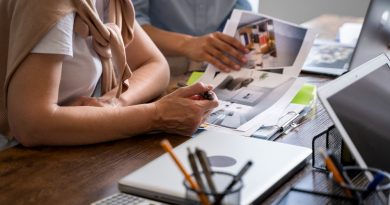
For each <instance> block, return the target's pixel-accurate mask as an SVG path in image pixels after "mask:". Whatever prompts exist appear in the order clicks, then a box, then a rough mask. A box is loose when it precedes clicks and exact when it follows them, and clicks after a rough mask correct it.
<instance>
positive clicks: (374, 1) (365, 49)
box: [350, 0, 390, 69]
mask: <svg viewBox="0 0 390 205" xmlns="http://www.w3.org/2000/svg"><path fill="white" fill-rule="evenodd" d="M389 45H390V1H389V0H371V2H370V5H369V7H368V10H367V14H366V17H365V19H364V23H363V27H362V31H361V32H360V36H359V39H358V42H357V44H356V48H355V52H354V54H353V56H352V61H351V64H350V69H354V68H356V67H357V66H359V65H361V64H363V63H364V62H366V61H368V60H370V59H372V58H374V57H376V56H378V55H380V54H381V53H389V48H390V47H389Z"/></svg>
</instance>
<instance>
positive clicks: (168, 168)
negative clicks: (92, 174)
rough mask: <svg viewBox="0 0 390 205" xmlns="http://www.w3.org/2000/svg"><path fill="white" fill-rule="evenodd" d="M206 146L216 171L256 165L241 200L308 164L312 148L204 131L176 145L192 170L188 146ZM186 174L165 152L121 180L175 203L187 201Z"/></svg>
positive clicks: (123, 185)
mask: <svg viewBox="0 0 390 205" xmlns="http://www.w3.org/2000/svg"><path fill="white" fill-rule="evenodd" d="M188 147H189V148H191V149H192V150H194V149H195V147H198V148H201V149H203V150H205V152H206V153H207V155H208V157H209V160H210V162H211V166H212V169H213V171H223V172H229V173H231V174H237V173H238V171H239V170H240V169H241V168H242V167H243V165H244V164H245V163H246V162H247V161H248V160H252V161H253V165H252V167H251V168H250V169H249V170H248V172H247V173H246V174H245V175H244V177H243V183H244V187H243V189H242V191H241V197H240V202H241V203H240V204H249V203H253V202H255V203H257V202H259V201H261V200H263V199H264V198H265V197H266V196H267V195H269V194H270V193H272V191H273V190H274V189H275V188H277V187H278V186H279V185H281V183H282V182H284V181H285V180H286V179H288V178H289V177H290V176H291V175H292V174H294V173H295V172H296V171H298V170H299V169H300V168H302V167H303V166H304V165H305V164H306V160H307V159H308V157H309V156H310V154H311V149H308V148H304V147H298V146H293V145H287V144H282V143H277V142H270V141H266V140H259V139H254V138H249V137H242V136H237V135H234V134H228V133H219V132H215V131H204V132H202V133H200V134H199V135H197V136H196V137H194V138H191V139H190V140H188V141H186V142H185V143H183V144H181V145H179V146H178V147H176V148H175V149H174V152H175V153H176V154H177V155H178V158H179V159H180V161H181V162H182V163H183V164H184V166H185V168H186V169H187V170H188V171H190V165H189V163H188V159H187V148H188ZM183 180H184V177H183V175H182V173H181V172H180V170H179V169H178V168H177V167H176V164H175V163H174V162H173V160H172V159H171V158H170V157H169V155H168V154H164V155H162V156H161V157H159V158H157V159H155V160H153V161H152V162H150V163H148V164H146V165H145V166H143V167H141V168H140V169H138V170H136V171H134V172H132V173H130V174H129V175H128V176H126V177H124V178H123V179H121V180H120V181H119V189H120V190H121V191H122V192H126V193H130V194H134V195H138V196H142V197H146V198H150V199H154V200H158V201H164V202H168V203H174V204H187V203H188V202H189V201H188V200H186V197H185V187H184V185H183Z"/></svg>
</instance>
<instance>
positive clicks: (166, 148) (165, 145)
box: [161, 139, 210, 205]
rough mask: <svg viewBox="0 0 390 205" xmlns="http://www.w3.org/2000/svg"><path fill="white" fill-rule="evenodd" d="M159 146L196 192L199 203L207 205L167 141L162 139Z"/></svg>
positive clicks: (207, 202) (205, 199) (204, 196)
mask: <svg viewBox="0 0 390 205" xmlns="http://www.w3.org/2000/svg"><path fill="white" fill-rule="evenodd" d="M161 146H162V147H163V149H164V150H165V151H166V152H168V154H169V155H170V156H171V157H172V159H173V161H174V162H175V163H176V165H177V166H178V167H179V169H180V171H181V172H182V173H183V175H184V177H185V179H186V181H187V182H188V184H189V185H190V186H191V188H192V189H193V190H195V191H196V192H197V194H198V197H199V199H200V202H201V203H202V204H204V205H209V204H210V202H209V200H208V198H207V196H206V195H204V194H203V193H200V191H199V186H198V184H197V183H196V182H195V181H194V180H193V179H192V178H191V175H190V174H189V173H188V172H187V170H186V169H185V168H184V166H183V164H182V163H181V162H180V161H179V158H177V156H176V154H175V153H174V152H173V148H172V145H171V143H169V141H168V140H167V139H164V140H162V141H161Z"/></svg>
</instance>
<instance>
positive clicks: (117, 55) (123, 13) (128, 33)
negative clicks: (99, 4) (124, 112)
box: [74, 0, 135, 97]
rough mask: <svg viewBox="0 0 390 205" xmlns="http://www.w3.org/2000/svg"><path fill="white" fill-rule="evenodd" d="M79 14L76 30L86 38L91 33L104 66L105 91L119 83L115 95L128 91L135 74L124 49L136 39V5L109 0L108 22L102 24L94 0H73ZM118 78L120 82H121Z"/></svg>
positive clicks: (102, 81) (94, 45)
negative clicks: (127, 81) (128, 83)
mask: <svg viewBox="0 0 390 205" xmlns="http://www.w3.org/2000/svg"><path fill="white" fill-rule="evenodd" d="M74 3H75V6H76V10H77V15H76V19H75V23H74V24H75V25H74V30H75V32H77V33H78V34H80V35H81V36H83V37H87V36H92V39H93V40H92V42H93V48H94V49H95V51H96V53H97V54H98V55H99V57H100V60H101V62H102V67H103V75H102V80H101V83H102V86H101V87H102V90H101V92H102V94H104V93H106V92H108V91H110V90H112V89H113V88H115V87H117V86H118V92H117V95H116V97H119V96H120V94H121V93H122V92H124V91H126V90H127V88H128V85H127V84H126V80H127V79H129V78H130V77H131V75H132V72H131V69H130V67H129V65H128V64H127V61H126V52H125V48H126V47H127V46H128V45H129V44H130V42H131V41H132V40H133V38H134V30H133V27H134V18H135V16H134V8H133V5H132V4H131V2H130V1H129V0H110V3H109V7H108V9H109V11H108V23H106V24H103V22H102V21H101V20H100V18H99V15H98V13H97V11H96V8H95V5H94V1H93V0H74ZM118 81H119V83H118Z"/></svg>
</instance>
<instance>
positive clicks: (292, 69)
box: [208, 9, 315, 76]
mask: <svg viewBox="0 0 390 205" xmlns="http://www.w3.org/2000/svg"><path fill="white" fill-rule="evenodd" d="M223 33H225V34H227V35H230V36H234V37H235V38H237V39H238V40H239V41H240V42H241V43H242V44H243V45H245V46H246V47H247V48H248V49H249V50H250V53H249V54H247V55H246V58H247V59H248V62H247V64H246V65H244V66H243V69H255V70H263V71H267V70H273V72H279V73H283V74H287V75H291V76H298V75H299V73H300V70H301V68H302V67H303V64H304V62H305V59H306V57H307V55H308V54H309V52H310V49H311V47H312V44H313V41H314V38H315V33H314V32H313V31H312V30H309V29H307V28H304V27H301V26H298V25H295V24H291V23H288V22H285V21H282V20H279V19H276V18H272V17H269V16H266V15H263V14H257V13H253V12H249V11H243V10H237V9H235V10H234V11H233V13H232V15H231V18H230V19H229V21H228V23H227V24H226V26H225V28H224V31H223ZM208 70H216V68H215V67H214V66H213V65H209V66H208Z"/></svg>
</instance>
